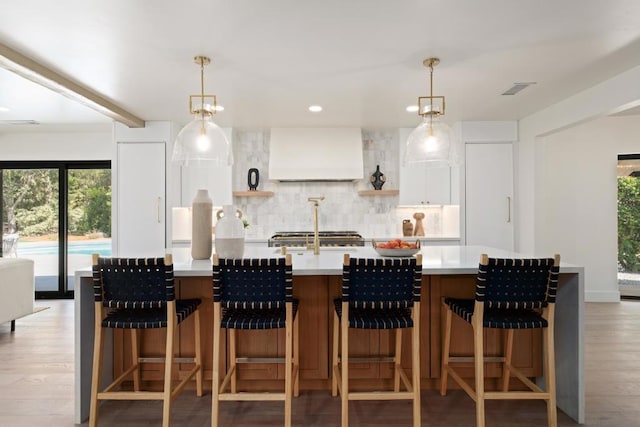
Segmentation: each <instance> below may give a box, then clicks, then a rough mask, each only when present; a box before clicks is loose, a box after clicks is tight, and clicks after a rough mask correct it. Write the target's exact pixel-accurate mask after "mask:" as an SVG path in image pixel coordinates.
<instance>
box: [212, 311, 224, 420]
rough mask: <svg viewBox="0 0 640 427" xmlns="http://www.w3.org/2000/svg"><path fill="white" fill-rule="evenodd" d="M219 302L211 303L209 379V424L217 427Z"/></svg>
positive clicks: (218, 408) (218, 403)
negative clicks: (211, 330) (211, 338)
mask: <svg viewBox="0 0 640 427" xmlns="http://www.w3.org/2000/svg"><path fill="white" fill-rule="evenodd" d="M221 332H222V330H221V328H220V303H219V302H217V303H214V304H213V366H212V373H211V376H212V381H211V426H212V427H218V418H219V411H220V334H221Z"/></svg>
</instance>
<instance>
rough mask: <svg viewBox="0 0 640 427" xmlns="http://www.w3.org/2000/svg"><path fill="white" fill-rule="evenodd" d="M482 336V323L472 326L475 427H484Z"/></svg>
mask: <svg viewBox="0 0 640 427" xmlns="http://www.w3.org/2000/svg"><path fill="white" fill-rule="evenodd" d="M483 339H484V334H483V328H482V323H480V324H479V325H477V324H474V325H473V357H474V361H475V371H476V372H475V374H476V426H477V427H484V418H485V417H484V342H483Z"/></svg>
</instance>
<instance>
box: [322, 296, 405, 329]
mask: <svg viewBox="0 0 640 427" xmlns="http://www.w3.org/2000/svg"><path fill="white" fill-rule="evenodd" d="M333 305H334V308H335V310H336V313H337V314H338V317H342V299H340V298H336V299H334V300H333ZM349 327H350V328H352V329H398V328H413V318H412V317H411V310H410V309H408V308H388V309H384V308H374V309H362V308H350V309H349Z"/></svg>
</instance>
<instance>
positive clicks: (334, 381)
mask: <svg viewBox="0 0 640 427" xmlns="http://www.w3.org/2000/svg"><path fill="white" fill-rule="evenodd" d="M339 346H340V319H339V318H338V314H337V313H336V311H335V310H334V311H333V338H332V347H333V348H332V351H331V353H332V358H331V396H334V397H335V396H337V395H338V376H337V373H336V371H337V369H338V348H339Z"/></svg>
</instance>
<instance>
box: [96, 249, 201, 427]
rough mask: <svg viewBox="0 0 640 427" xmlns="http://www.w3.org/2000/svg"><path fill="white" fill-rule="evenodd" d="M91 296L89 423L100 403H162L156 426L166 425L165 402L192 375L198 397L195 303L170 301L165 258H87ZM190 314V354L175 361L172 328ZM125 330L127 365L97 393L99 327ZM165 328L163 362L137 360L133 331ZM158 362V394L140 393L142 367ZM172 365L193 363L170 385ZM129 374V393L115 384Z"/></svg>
mask: <svg viewBox="0 0 640 427" xmlns="http://www.w3.org/2000/svg"><path fill="white" fill-rule="evenodd" d="M93 293H94V299H95V338H94V347H93V377H92V383H91V409H90V413H89V425H90V426H92V427H95V426H96V425H97V424H98V404H99V401H100V400H162V408H163V409H162V425H163V426H164V427H167V426H169V422H170V418H171V403H172V401H173V400H174V399H175V398H176V397H177V396H178V395H179V394H180V392H181V391H182V390H183V389H184V387H185V386H186V385H187V382H188V381H190V380H191V379H192V378H193V377H194V376H195V379H196V394H197V395H198V397H200V396H202V352H201V348H200V311H199V309H198V307H199V305H200V302H201V301H200V300H199V299H188V300H176V297H175V285H174V277H173V262H172V258H171V255H166V257H165V258H102V257H100V256H99V255H98V254H93ZM192 314H193V315H194V320H195V322H194V333H195V355H194V357H192V358H175V357H174V350H175V335H176V330H177V327H178V324H179V323H181V322H182V321H183V320H185V319H186V318H187V317H189V316H191V315H192ZM105 328H111V329H128V330H130V331H131V360H132V366H131V367H130V368H129V369H127V370H126V371H125V372H124V373H122V375H120V376H119V377H118V378H116V379H115V380H114V381H113V382H112V383H111V384H110V385H109V386H107V387H106V388H104V389H103V390H102V391H101V388H100V378H101V377H102V357H103V346H104V333H103V331H104V329H105ZM151 328H165V329H166V331H167V338H166V345H165V354H164V357H163V358H155V357H154V358H150V357H140V355H139V349H138V345H139V344H138V343H139V336H138V333H139V330H144V329H151ZM147 362H150V363H159V362H163V363H164V388H163V391H157V392H156V391H142V390H141V387H140V370H141V364H142V363H147ZM174 363H193V364H194V366H193V368H192V369H191V370H190V371H189V372H188V373H187V374H186V375H185V377H184V378H183V379H182V380H181V381H180V382H179V383H178V384H177V385H175V386H174V387H172V378H173V376H174V370H173V365H174ZM130 376H133V390H132V391H129V390H122V389H121V388H119V387H118V386H119V385H121V384H122V383H123V382H124V381H125V380H126V379H127V378H129V377H130Z"/></svg>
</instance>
